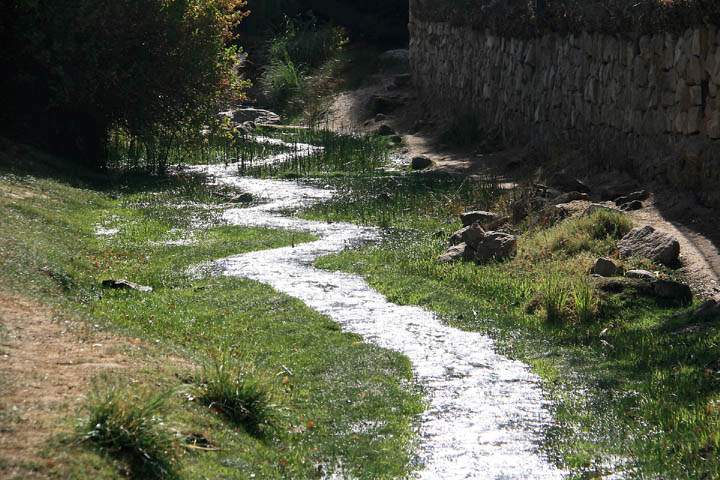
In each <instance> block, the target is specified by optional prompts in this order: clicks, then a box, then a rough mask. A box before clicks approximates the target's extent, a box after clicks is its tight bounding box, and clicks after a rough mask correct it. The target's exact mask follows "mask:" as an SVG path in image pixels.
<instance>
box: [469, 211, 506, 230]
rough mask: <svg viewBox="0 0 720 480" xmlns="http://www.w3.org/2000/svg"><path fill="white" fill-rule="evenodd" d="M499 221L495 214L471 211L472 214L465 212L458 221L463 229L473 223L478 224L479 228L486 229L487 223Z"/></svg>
mask: <svg viewBox="0 0 720 480" xmlns="http://www.w3.org/2000/svg"><path fill="white" fill-rule="evenodd" d="M500 219H501V217H500V215H498V214H497V213H493V212H484V211H482V210H473V211H472V212H465V213H463V214H461V215H460V221H461V222H462V224H463V226H465V227H469V226H470V225H472V224H473V223H479V224H480V226H482V227H483V228H486V227H487V225H488V224H489V223H492V222H495V221H496V220H500Z"/></svg>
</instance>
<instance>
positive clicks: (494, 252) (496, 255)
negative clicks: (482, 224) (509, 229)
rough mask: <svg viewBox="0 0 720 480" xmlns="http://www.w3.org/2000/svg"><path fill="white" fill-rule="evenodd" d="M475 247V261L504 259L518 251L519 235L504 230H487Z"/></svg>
mask: <svg viewBox="0 0 720 480" xmlns="http://www.w3.org/2000/svg"><path fill="white" fill-rule="evenodd" d="M474 248H475V261H476V262H480V263H482V262H487V261H490V260H502V259H506V258H510V257H513V256H515V254H516V253H517V237H516V236H515V235H510V234H509V233H503V232H486V233H485V235H484V236H483V238H482V240H481V241H480V242H479V243H478V244H477V246H475V247H474Z"/></svg>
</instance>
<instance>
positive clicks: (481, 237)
mask: <svg viewBox="0 0 720 480" xmlns="http://www.w3.org/2000/svg"><path fill="white" fill-rule="evenodd" d="M461 218H462V219H463V223H466V222H469V219H471V218H477V219H478V221H475V222H473V223H472V224H470V225H467V226H465V227H463V228H462V229H460V230H458V231H457V232H455V233H454V234H453V235H452V237H450V248H448V249H447V251H445V253H443V254H442V255H441V256H440V257H439V258H438V261H439V262H440V263H450V262H455V261H466V262H471V261H474V262H478V263H484V262H489V261H492V260H503V259H507V258H511V257H513V256H515V254H516V253H517V237H516V236H515V235H511V234H509V233H505V232H499V231H486V230H485V229H484V228H483V227H482V222H483V221H486V222H488V223H492V222H497V220H498V219H500V218H501V217H500V216H499V215H497V214H493V213H490V212H468V213H466V214H463V216H461Z"/></svg>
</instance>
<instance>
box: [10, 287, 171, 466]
mask: <svg viewBox="0 0 720 480" xmlns="http://www.w3.org/2000/svg"><path fill="white" fill-rule="evenodd" d="M0 326H1V328H2V340H1V347H0V355H2V362H0V388H1V389H2V394H1V395H0V412H2V415H1V416H0V452H1V453H0V477H1V478H7V479H10V478H18V479H20V478H23V479H25V478H44V474H42V473H40V472H43V471H47V470H48V469H49V468H51V467H52V460H51V459H48V458H45V457H44V456H43V455H41V453H42V450H43V449H44V448H45V446H46V445H47V443H48V442H49V441H50V440H51V439H52V438H53V436H55V435H57V434H59V433H61V432H64V431H67V428H70V427H71V426H72V422H71V421H69V420H68V419H72V418H75V416H76V415H77V414H78V410H79V408H80V406H81V405H82V403H83V400H84V398H85V395H86V393H87V391H88V388H89V387H90V382H91V380H92V379H93V378H94V377H96V376H98V375H100V374H102V373H119V372H123V373H128V374H134V373H137V372H138V370H140V369H161V368H162V367H161V363H164V362H165V361H167V359H162V361H161V359H159V358H157V357H155V358H151V357H150V355H149V354H148V351H147V347H146V345H143V343H142V342H141V341H139V340H136V339H128V338H121V337H117V336H114V335H111V334H108V333H104V332H100V331H98V330H97V329H96V328H94V327H93V326H92V325H88V324H86V323H85V322H83V321H80V320H73V319H71V318H68V317H66V316H65V315H63V314H61V313H60V312H59V311H56V310H54V309H52V308H49V307H47V306H45V305H42V304H40V303H38V302H37V301H35V300H31V299H29V298H25V297H23V296H20V295H18V294H11V293H4V292H0ZM172 361H173V362H174V361H175V360H172Z"/></svg>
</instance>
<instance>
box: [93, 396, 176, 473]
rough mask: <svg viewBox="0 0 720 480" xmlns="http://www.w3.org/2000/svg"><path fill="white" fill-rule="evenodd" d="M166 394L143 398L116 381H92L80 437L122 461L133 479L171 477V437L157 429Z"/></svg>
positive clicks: (172, 455)
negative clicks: (105, 382)
mask: <svg viewBox="0 0 720 480" xmlns="http://www.w3.org/2000/svg"><path fill="white" fill-rule="evenodd" d="M167 396H168V394H167V393H165V394H162V395H156V396H152V397H144V396H141V395H135V394H128V391H127V389H126V388H123V387H122V386H120V385H118V384H112V383H111V384H109V385H104V386H100V385H99V384H95V385H94V387H93V390H92V391H91V394H90V397H89V400H88V406H87V409H88V411H89V416H88V418H87V420H86V421H85V422H84V423H83V424H82V426H81V427H80V435H81V440H82V441H83V442H89V443H91V444H92V445H94V446H96V447H97V448H99V449H100V450H102V451H103V452H105V453H108V454H110V455H112V456H114V457H117V458H118V459H119V460H121V461H124V462H126V463H127V464H128V467H129V468H130V470H131V473H132V476H133V477H135V478H172V477H174V476H175V475H174V473H173V466H174V463H175V450H174V445H173V441H172V437H171V436H170V435H169V434H168V433H167V432H165V431H164V430H162V429H161V428H160V420H159V418H158V412H159V411H160V409H161V408H162V406H163V404H164V402H165V400H166V399H167Z"/></svg>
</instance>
